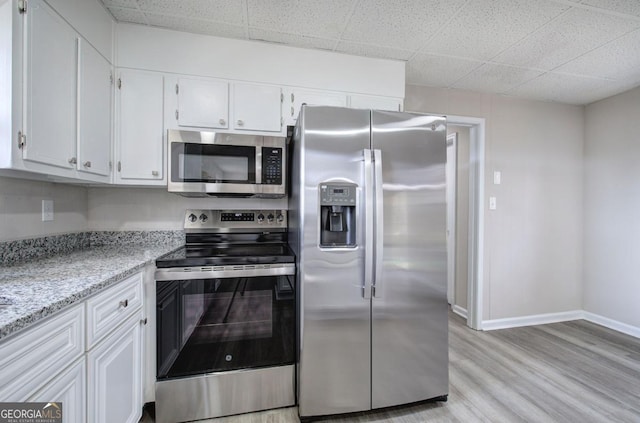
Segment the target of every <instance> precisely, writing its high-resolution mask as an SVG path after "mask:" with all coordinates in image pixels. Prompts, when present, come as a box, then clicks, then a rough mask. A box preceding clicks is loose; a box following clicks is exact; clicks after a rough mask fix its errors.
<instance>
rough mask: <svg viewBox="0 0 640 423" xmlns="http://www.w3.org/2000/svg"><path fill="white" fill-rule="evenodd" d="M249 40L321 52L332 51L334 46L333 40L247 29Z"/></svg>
mask: <svg viewBox="0 0 640 423" xmlns="http://www.w3.org/2000/svg"><path fill="white" fill-rule="evenodd" d="M249 39H250V40H257V41H269V42H272V43H280V44H287V45H290V46H295V47H304V48H318V49H322V50H333V47H334V46H335V45H336V41H335V40H328V39H326V38H315V37H307V36H305V35H297V34H286V33H283V32H276V31H269V30H266V29H260V28H249Z"/></svg>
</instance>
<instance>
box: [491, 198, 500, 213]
mask: <svg viewBox="0 0 640 423" xmlns="http://www.w3.org/2000/svg"><path fill="white" fill-rule="evenodd" d="M497 207H498V204H497V202H496V197H489V210H495V209H496V208H497Z"/></svg>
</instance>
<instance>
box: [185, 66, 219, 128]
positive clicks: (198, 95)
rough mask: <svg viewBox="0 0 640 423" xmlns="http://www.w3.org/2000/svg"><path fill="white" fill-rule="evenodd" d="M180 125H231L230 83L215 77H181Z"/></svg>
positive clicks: (213, 126) (209, 126)
mask: <svg viewBox="0 0 640 423" xmlns="http://www.w3.org/2000/svg"><path fill="white" fill-rule="evenodd" d="M176 93H177V96H178V113H177V114H176V117H177V120H178V126H196V127H201V128H216V129H220V128H225V129H226V128H228V127H229V84H228V83H227V82H223V81H217V80H214V79H193V78H179V79H178V85H177V87H176Z"/></svg>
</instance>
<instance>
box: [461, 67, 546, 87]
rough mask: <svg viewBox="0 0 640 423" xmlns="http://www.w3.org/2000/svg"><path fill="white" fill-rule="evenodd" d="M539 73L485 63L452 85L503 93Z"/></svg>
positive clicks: (539, 73)
mask: <svg viewBox="0 0 640 423" xmlns="http://www.w3.org/2000/svg"><path fill="white" fill-rule="evenodd" d="M541 74H542V72H540V71H533V70H529V69H522V68H516V67H513V66H503V65H496V64H492V63H486V64H484V65H482V66H480V67H479V68H477V69H475V70H474V71H473V72H471V73H470V74H468V75H467V76H465V77H464V78H462V79H461V80H459V81H457V82H456V83H454V84H453V87H454V88H461V89H465V90H473V91H483V92H493V93H503V92H505V91H508V90H510V89H511V88H514V87H516V86H518V85H520V84H522V83H524V82H526V81H529V80H531V79H533V78H535V77H537V76H540V75H541Z"/></svg>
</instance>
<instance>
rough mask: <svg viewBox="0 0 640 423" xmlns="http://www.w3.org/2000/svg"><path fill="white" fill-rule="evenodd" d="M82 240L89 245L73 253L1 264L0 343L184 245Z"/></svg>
mask: <svg viewBox="0 0 640 423" xmlns="http://www.w3.org/2000/svg"><path fill="white" fill-rule="evenodd" d="M79 235H80V234H79ZM81 236H82V237H88V238H89V239H90V240H91V241H89V242H86V243H85V244H81V245H77V248H76V249H75V250H74V251H68V250H67V251H66V252H64V251H65V250H62V251H63V252H62V253H60V252H59V253H57V254H55V255H51V256H48V257H42V256H40V258H33V257H34V256H29V255H24V257H25V258H24V259H23V260H22V261H19V262H18V261H15V262H14V261H13V260H14V259H13V258H12V261H11V263H13V264H9V265H7V264H6V263H4V264H3V263H0V266H1V267H0V298H1V299H2V300H3V302H0V340H2V339H3V338H5V337H6V336H8V335H11V334H13V333H15V332H17V331H18V330H20V329H23V328H25V327H28V326H29V325H31V324H33V323H35V322H37V321H38V320H40V319H42V318H44V317H47V316H50V315H52V314H53V313H55V312H56V311H58V310H61V309H62V308H64V307H66V306H68V305H71V304H73V303H75V302H78V301H81V300H83V299H85V298H87V297H88V296H90V295H92V294H94V293H96V292H98V291H100V290H102V289H104V288H105V287H107V286H109V285H111V284H113V283H115V282H118V281H120V280H121V279H123V278H125V277H127V276H129V275H131V274H133V273H135V272H137V271H139V270H140V269H142V268H143V267H144V266H145V265H146V264H150V263H153V262H154V261H155V260H156V258H158V257H160V256H162V255H163V254H166V253H168V252H170V251H173V250H175V249H176V248H178V247H180V246H182V245H183V244H184V234H183V232H182V231H166V232H165V231H161V232H157V233H155V234H154V233H153V232H148V233H146V234H143V233H141V232H117V233H112V234H109V233H96V232H93V233H84V234H81ZM114 238H115V239H116V240H115V241H114ZM42 242H44V241H42ZM83 242H85V241H83ZM35 244H36V245H38V242H35ZM12 257H13V256H12ZM25 260H26V261H25ZM3 303H9V305H3Z"/></svg>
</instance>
